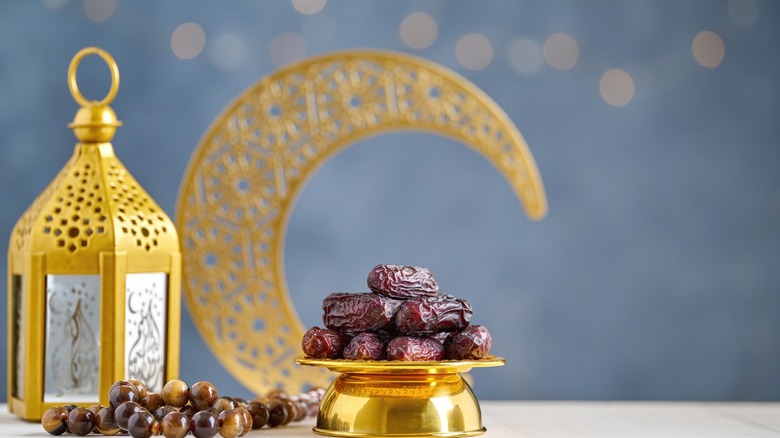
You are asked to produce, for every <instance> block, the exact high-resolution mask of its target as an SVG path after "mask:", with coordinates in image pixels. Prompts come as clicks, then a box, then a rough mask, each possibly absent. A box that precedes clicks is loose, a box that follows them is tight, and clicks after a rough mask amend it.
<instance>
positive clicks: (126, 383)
mask: <svg viewBox="0 0 780 438" xmlns="http://www.w3.org/2000/svg"><path fill="white" fill-rule="evenodd" d="M117 386H132V387H133V388H135V385H133V384H132V383H131V382H130V381H129V380H117V381H116V382H114V383H112V384H111V387H110V388H108V393H109V394H110V393H111V390H112V389H114V388H116V387H117ZM135 395H138V389H137V388H136V393H135ZM139 398H143V397H139Z"/></svg>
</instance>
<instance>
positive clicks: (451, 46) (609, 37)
mask: <svg viewBox="0 0 780 438" xmlns="http://www.w3.org/2000/svg"><path fill="white" fill-rule="evenodd" d="M94 7H95V4H94V3H91V2H87V3H84V2H81V1H55V0H48V1H46V2H38V1H24V2H22V1H17V2H2V3H0V199H1V200H2V205H3V208H2V214H0V246H2V247H3V248H7V245H8V237H9V235H10V233H11V230H12V228H13V225H14V223H15V222H16V220H17V219H18V218H19V217H20V216H21V214H22V213H23V212H24V210H25V209H26V207H27V206H28V205H29V204H31V203H32V201H33V199H34V198H35V196H36V195H37V194H38V193H40V192H41V191H42V190H43V189H44V187H45V186H46V185H47V184H48V182H49V181H50V180H51V179H52V178H53V177H54V175H55V174H56V172H57V171H58V170H59V168H60V167H61V166H62V165H63V164H64V163H65V162H66V160H67V159H68V157H69V156H70V154H71V152H72V147H73V144H74V143H75V140H74V138H73V136H72V134H71V132H70V131H69V129H68V128H67V127H66V125H67V123H68V122H70V120H71V119H72V116H73V114H74V113H75V111H76V109H77V106H76V104H75V103H74V102H73V100H72V98H71V96H70V94H69V91H68V89H67V85H66V79H65V78H66V71H67V66H68V63H69V61H70V59H71V57H72V56H73V55H74V54H75V53H76V52H77V51H78V50H79V49H81V48H82V47H84V46H90V45H97V46H100V47H102V48H104V49H106V50H108V51H109V52H110V53H111V54H112V55H113V56H114V57H115V58H116V60H117V62H118V64H119V67H120V70H121V75H122V82H121V87H120V91H119V94H118V96H117V99H116V101H115V103H114V104H113V108H114V109H115V110H116V112H117V114H118V116H119V118H120V119H121V120H122V121H123V122H124V127H122V128H120V129H119V131H118V133H117V135H116V137H115V139H114V146H115V149H116V151H117V155H118V156H119V157H120V159H121V160H122V161H123V162H124V164H125V165H126V166H127V168H128V169H129V170H130V171H131V172H132V173H133V174H134V175H135V177H136V178H137V179H138V180H139V182H140V183H141V184H142V185H143V186H144V187H145V188H146V190H147V191H148V192H149V193H150V194H151V195H152V197H154V198H155V199H156V200H157V202H158V203H159V204H160V205H161V206H162V207H163V208H164V209H165V210H166V211H167V212H168V214H169V215H171V216H174V215H175V211H174V210H175V203H176V197H177V192H178V188H179V185H180V182H181V178H182V176H183V173H184V169H185V167H186V164H187V161H188V159H189V157H190V155H191V154H192V152H193V150H194V148H195V146H196V144H197V143H198V140H199V139H200V137H201V135H202V134H203V133H204V131H205V130H206V128H207V126H208V125H209V123H210V122H211V120H213V119H214V118H215V117H216V116H217V115H218V114H219V112H220V111H221V110H222V108H224V107H225V106H226V105H227V104H228V103H229V102H230V101H231V100H232V99H233V98H234V97H235V96H236V95H237V94H239V93H240V92H241V91H242V90H244V89H245V88H246V87H248V86H249V85H251V84H252V83H253V82H255V81H256V80H257V79H259V78H260V77H261V76H263V75H265V74H267V73H269V72H271V71H273V70H274V69H276V68H277V66H276V65H275V64H274V63H273V62H272V57H271V55H270V52H269V47H270V43H271V41H272V40H273V39H274V38H275V37H276V36H277V35H279V34H281V33H284V32H295V33H298V34H300V35H301V36H302V39H303V41H304V42H305V55H312V54H316V53H322V52H327V51H332V50H336V49H344V48H356V47H363V48H381V49H391V50H399V51H404V52H408V53H413V54H416V55H419V56H423V57H425V58H428V59H430V60H432V61H435V62H438V63H441V64H443V65H444V66H447V67H449V68H451V69H453V70H455V71H457V72H459V73H461V74H462V75H464V76H465V77H466V78H468V79H469V80H471V81H473V82H474V83H475V84H476V85H477V86H479V87H480V88H482V89H483V90H485V92H487V94H488V95H490V96H491V97H492V98H493V99H494V100H495V101H496V102H497V103H498V104H500V105H501V106H502V107H503V108H504V110H505V111H506V112H507V113H508V114H509V116H510V117H511V119H512V120H514V121H515V123H516V124H517V125H518V127H519V128H520V130H521V132H522V133H523V135H524V137H525V138H526V140H527V142H528V144H529V146H530V148H531V150H532V152H533V154H534V157H535V159H536V161H537V164H538V166H539V168H540V171H541V174H542V178H543V180H544V183H545V187H546V190H547V195H548V200H549V205H550V211H549V214H548V216H547V217H546V218H545V219H544V220H542V221H541V222H531V221H529V220H528V219H526V218H525V216H524V215H523V212H522V209H521V206H520V205H519V203H518V201H517V199H516V197H515V196H514V194H513V193H512V191H511V190H510V188H509V186H508V184H507V183H506V181H504V180H503V178H502V177H501V176H500V175H499V174H498V172H497V171H495V169H494V168H493V167H492V166H491V165H490V164H489V163H488V162H487V161H485V160H484V159H483V158H482V157H480V156H479V155H478V154H477V153H475V152H473V151H472V150H471V149H468V148H467V147H465V146H463V145H460V144H457V143H455V142H453V141H451V140H448V139H444V138H438V137H435V136H431V135H424V134H409V133H405V134H392V135H385V136H381V137H378V138H373V139H369V140H367V141H364V142H361V143H360V144H359V145H356V146H355V147H352V148H349V149H347V150H345V151H344V152H343V153H341V154H339V155H338V156H336V157H335V158H334V159H333V160H332V161H331V162H329V163H328V164H327V165H326V166H324V167H323V168H322V169H321V170H320V171H319V172H318V173H317V174H316V175H315V176H314V177H313V178H312V180H311V181H310V182H309V185H308V186H307V187H306V188H305V189H304V191H303V193H302V195H301V197H300V198H299V202H298V204H297V205H296V208H295V211H294V212H293V215H292V218H291V222H290V228H289V231H288V235H287V246H286V266H287V279H288V282H289V286H290V290H291V294H292V295H293V300H294V301H295V303H296V307H297V309H298V310H299V313H300V316H301V318H302V319H303V320H304V322H305V323H306V325H314V324H318V323H319V322H320V309H319V305H320V302H321V300H322V298H323V297H324V296H325V295H327V294H328V293H330V292H332V291H336V290H339V291H342V290H346V291H360V290H365V276H366V274H367V272H368V270H369V269H370V268H371V267H372V266H373V265H374V264H376V263H381V262H387V263H402V264H414V265H421V266H427V267H429V268H430V269H431V270H432V271H433V273H434V274H435V275H436V276H437V278H438V280H439V283H440V285H441V286H442V290H445V291H448V292H450V293H453V294H455V295H459V296H461V297H463V298H467V299H468V300H470V301H471V302H472V304H473V306H474V309H475V318H474V322H480V323H483V324H485V325H487V326H488V327H489V328H490V329H491V331H492V332H493V334H494V353H496V354H498V355H501V356H504V357H506V358H507V366H505V367H502V368H495V369H489V370H479V371H476V372H475V373H474V374H475V391H476V392H477V394H478V396H479V397H481V398H496V399H513V398H520V399H672V400H677V399H697V400H699V399H701V400H780V373H778V369H780V317H778V315H779V314H780V293H779V292H780V287H779V286H778V285H779V284H780V269H778V267H779V266H778V265H779V264H780V263H779V262H780V245H779V243H780V107H779V106H778V102H780V47H778V44H779V43H780V26H779V24H780V3H778V2H770V1H760V2H759V1H751V0H744V1H731V2H727V1H703V0H702V1H590V2H577V1H547V2H530V1H515V0H501V1H498V0H497V1H492V2H484V1H453V2H445V1H442V0H438V1H437V0H431V1H393V2H388V1H386V2H379V1H356V0H355V1H338V2H336V1H331V2H329V3H328V4H327V5H326V6H325V7H324V9H323V10H322V11H320V12H318V13H316V14H314V15H304V14H301V13H300V12H298V11H296V9H294V8H293V7H292V5H291V3H290V2H287V1H275V2H259V1H258V2H248V1H237V2H228V3H224V2H183V1H176V2H174V1H170V2H158V1H134V2H129V1H127V2H121V3H119V4H118V6H117V8H116V10H115V11H114V12H113V13H112V14H110V17H109V18H108V19H106V20H104V21H100V22H93V21H92V20H90V19H89V18H88V16H87V14H86V13H85V11H86V10H88V9H89V8H94ZM735 11H736V12H735ZM740 11H742V12H740ZM745 11H747V13H745ZM751 11H752V12H751ZM413 12H425V13H427V14H429V15H430V16H431V17H432V18H434V19H435V20H436V22H437V23H438V37H437V38H436V40H435V41H434V42H433V44H432V45H430V46H429V47H427V48H425V49H420V50H417V49H412V48H410V47H407V46H406V45H405V44H404V42H403V41H402V39H401V37H400V36H399V25H400V23H401V21H402V20H403V19H404V17H406V16H407V15H408V14H410V13H413ZM756 12H757V14H756ZM751 13H752V15H751ZM186 22H195V23H198V24H199V25H200V26H202V28H203V30H204V33H205V36H206V43H205V48H204V50H203V52H202V53H200V54H199V55H198V56H196V57H194V58H193V59H189V60H183V59H179V58H178V57H177V56H175V54H174V52H173V51H172V48H171V36H172V34H173V32H174V31H175V29H176V28H177V27H178V26H179V25H181V24H183V23H186ZM704 30H708V31H712V32H715V33H716V34H717V35H719V36H720V38H722V40H723V43H724V45H725V57H724V58H723V61H722V63H720V65H718V66H717V67H716V68H706V67H703V66H701V65H699V64H698V63H697V62H696V60H695V59H694V56H693V55H692V50H691V45H692V41H693V39H694V37H695V36H696V35H697V34H698V33H699V32H701V31H704ZM472 32H476V33H480V34H482V35H484V36H485V37H487V39H488V40H489V41H490V43H491V44H492V48H493V58H492V61H491V63H490V64H489V65H488V66H487V67H486V68H484V69H482V70H469V69H466V68H464V67H462V66H461V64H460V63H459V62H458V60H457V58H456V55H455V46H456V42H457V41H458V39H459V38H461V37H462V36H463V35H465V34H468V33H472ZM556 32H565V33H567V34H569V35H571V36H572V37H573V38H574V39H575V40H576V41H577V43H578V47H579V59H578V61H577V63H576V65H574V67H573V68H571V69H569V70H563V71H561V70H557V69H554V68H552V67H550V66H549V65H547V64H546V63H544V62H543V61H542V62H543V64H542V65H541V67H540V68H539V70H538V71H536V72H534V73H532V74H522V73H518V72H517V71H515V70H513V69H512V68H511V66H510V63H509V62H508V61H507V58H506V56H505V53H506V51H507V50H508V48H509V47H510V46H511V42H512V41H513V40H514V39H516V38H519V37H525V38H530V39H531V40H533V41H536V42H537V43H538V44H539V45H541V44H543V42H544V41H545V39H546V38H547V37H548V36H550V35H551V34H553V33H556ZM224 34H232V35H233V36H234V37H238V39H239V40H241V41H243V48H244V50H243V52H239V55H241V56H239V57H238V58H237V59H235V58H234V59H233V61H235V62H236V64H237V65H235V66H234V67H235V68H233V69H230V70H223V69H221V68H218V67H216V66H215V64H214V59H219V54H220V53H219V52H220V50H221V49H220V48H219V47H216V46H215V45H214V44H215V43H214V42H215V41H217V40H218V37H219V36H220V35H224ZM233 40H234V41H235V38H233ZM539 56H541V55H539ZM93 58H94V57H93ZM611 68H619V69H622V70H624V71H625V72H627V73H628V74H630V75H631V77H632V78H633V81H634V85H635V94H634V95H633V99H632V100H631V101H630V102H629V103H628V104H627V105H626V106H624V107H614V106H611V105H609V104H607V103H606V102H605V100H604V99H603V98H602V97H601V95H600V93H599V82H600V80H601V77H602V75H603V74H604V72H605V71H607V70H608V69H611ZM105 76H107V75H106V72H105V67H103V66H102V65H101V64H100V61H99V60H97V58H95V59H93V60H90V59H87V60H85V62H84V64H83V66H82V69H81V70H80V78H83V79H81V81H80V83H81V84H82V90H83V91H84V94H85V95H87V96H88V97H92V96H94V97H97V96H101V95H103V93H104V92H105V90H106V89H107V87H108V85H107V81H106V80H105ZM87 78H91V79H92V81H93V82H92V83H90V79H87ZM1 257H2V260H0V266H3V267H5V266H6V264H5V254H4V253H3V255H2V256H1ZM5 306H6V302H5V300H2V304H0V315H1V316H0V320H1V321H0V325H1V326H2V327H6V310H5ZM0 342H2V344H3V345H2V349H1V350H0V351H2V353H0V355H3V360H0V373H1V374H5V369H6V361H5V356H4V355H5V354H6V347H5V342H6V339H5V336H0ZM181 374H182V377H183V378H184V379H186V380H188V381H195V380H201V379H207V380H211V381H213V382H214V383H216V384H217V386H218V387H219V388H220V392H222V393H232V394H234V395H244V396H247V395H249V394H248V391H247V390H246V389H243V388H242V387H241V386H240V385H239V384H238V383H236V382H235V381H234V380H233V379H232V377H231V376H230V375H228V374H227V372H226V371H225V370H224V369H223V368H222V367H221V366H220V365H219V363H218V362H217V361H216V359H215V358H214V356H213V354H212V353H211V352H210V351H209V350H208V349H207V348H206V347H205V345H204V344H203V342H202V341H201V339H200V337H199V335H198V333H197V331H196V329H195V327H194V326H193V324H192V322H191V320H190V319H189V314H188V313H187V311H186V310H185V311H184V318H183V327H182V370H181ZM5 383H6V382H5V379H2V380H0V399H3V400H4V399H5V397H6V388H5Z"/></svg>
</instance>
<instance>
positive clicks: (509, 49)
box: [504, 38, 544, 76]
mask: <svg viewBox="0 0 780 438" xmlns="http://www.w3.org/2000/svg"><path fill="white" fill-rule="evenodd" d="M504 56H505V57H506V62H507V64H509V67H510V68H511V69H512V70H513V71H514V72H515V73H519V74H523V75H528V76H530V75H533V74H535V73H538V72H539V71H540V70H541V69H542V67H543V66H544V59H543V58H542V45H541V44H539V42H537V41H536V40H534V39H532V38H515V39H512V40H510V41H509V43H507V45H506V49H505V52H504Z"/></svg>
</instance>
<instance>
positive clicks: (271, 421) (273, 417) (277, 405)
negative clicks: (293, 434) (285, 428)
mask: <svg viewBox="0 0 780 438" xmlns="http://www.w3.org/2000/svg"><path fill="white" fill-rule="evenodd" d="M266 406H268V412H269V415H268V427H277V426H281V425H282V424H284V422H285V420H287V407H286V406H285V405H284V403H282V401H281V400H277V399H270V400H268V404H267V405H266Z"/></svg>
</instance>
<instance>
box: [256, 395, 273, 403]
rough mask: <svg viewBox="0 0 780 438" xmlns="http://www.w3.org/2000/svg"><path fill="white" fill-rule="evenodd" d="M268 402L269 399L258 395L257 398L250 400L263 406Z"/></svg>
mask: <svg viewBox="0 0 780 438" xmlns="http://www.w3.org/2000/svg"><path fill="white" fill-rule="evenodd" d="M268 400H270V399H269V398H268V397H266V396H264V395H258V396H257V397H255V398H253V399H252V401H253V402H258V403H263V404H266V403H268Z"/></svg>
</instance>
